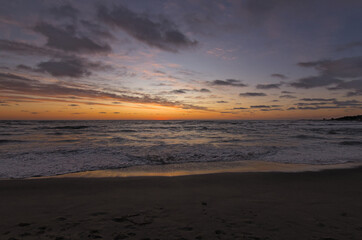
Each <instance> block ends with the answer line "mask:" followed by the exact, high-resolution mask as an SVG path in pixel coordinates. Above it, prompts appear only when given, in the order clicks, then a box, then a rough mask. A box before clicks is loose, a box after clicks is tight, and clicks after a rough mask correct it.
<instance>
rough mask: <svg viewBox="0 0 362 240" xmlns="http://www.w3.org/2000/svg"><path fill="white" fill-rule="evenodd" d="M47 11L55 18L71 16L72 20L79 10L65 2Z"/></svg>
mask: <svg viewBox="0 0 362 240" xmlns="http://www.w3.org/2000/svg"><path fill="white" fill-rule="evenodd" d="M49 13H50V14H51V15H53V16H54V17H56V18H71V19H73V20H74V19H76V18H77V17H78V15H79V10H78V9H76V8H74V7H73V6H72V5H69V4H66V5H61V6H56V7H52V8H50V9H49Z"/></svg>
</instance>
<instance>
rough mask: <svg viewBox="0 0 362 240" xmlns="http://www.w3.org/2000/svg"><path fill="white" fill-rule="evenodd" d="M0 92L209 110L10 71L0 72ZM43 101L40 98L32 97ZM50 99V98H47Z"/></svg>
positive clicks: (148, 96) (145, 95)
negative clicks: (20, 74)
mask: <svg viewBox="0 0 362 240" xmlns="http://www.w3.org/2000/svg"><path fill="white" fill-rule="evenodd" d="M0 93H2V95H3V94H5V93H6V94H9V93H10V94H21V95H29V96H37V97H51V98H58V99H54V101H64V102H68V99H70V98H76V99H82V98H85V99H89V98H91V99H100V100H110V101H119V102H129V103H142V104H156V105H160V106H166V107H176V108H187V109H195V110H203V111H211V110H209V109H208V108H206V107H202V106H196V105H191V104H185V103H182V102H179V101H169V100H167V99H164V98H161V97H158V96H150V95H148V94H142V93H137V94H136V93H133V92H128V94H127V92H126V91H125V93H122V94H116V93H113V92H109V91H103V90H98V89H92V88H90V87H89V86H82V85H77V87H75V86H74V84H73V85H71V86H70V85H67V84H66V83H64V82H63V83H42V82H40V81H38V80H35V79H31V78H26V77H22V76H18V75H15V74H12V73H1V72H0ZM34 100H38V101H43V100H42V99H40V98H39V99H34ZM47 100H48V101H52V99H47Z"/></svg>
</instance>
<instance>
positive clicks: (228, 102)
mask: <svg viewBox="0 0 362 240" xmlns="http://www.w3.org/2000/svg"><path fill="white" fill-rule="evenodd" d="M216 103H229V102H227V101H217V102H216Z"/></svg>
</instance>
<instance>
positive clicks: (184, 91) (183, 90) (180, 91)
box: [170, 89, 189, 94]
mask: <svg viewBox="0 0 362 240" xmlns="http://www.w3.org/2000/svg"><path fill="white" fill-rule="evenodd" d="M188 91H189V90H188V89H176V90H172V91H171V92H170V93H174V94H185V93H187V92H188Z"/></svg>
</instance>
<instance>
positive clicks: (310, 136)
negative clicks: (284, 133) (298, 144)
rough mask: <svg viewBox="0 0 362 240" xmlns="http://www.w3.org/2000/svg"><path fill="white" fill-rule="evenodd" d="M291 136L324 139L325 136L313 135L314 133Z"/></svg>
mask: <svg viewBox="0 0 362 240" xmlns="http://www.w3.org/2000/svg"><path fill="white" fill-rule="evenodd" d="M293 137H294V138H298V139H326V138H325V137H321V136H315V135H306V134H299V135H295V136H293Z"/></svg>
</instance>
